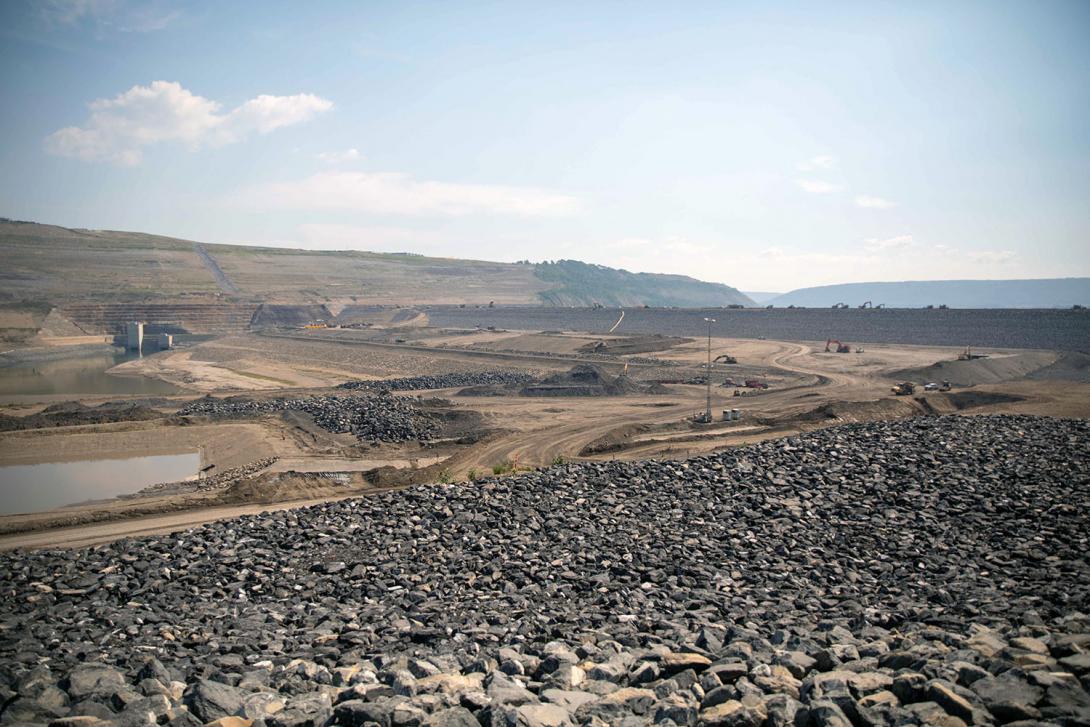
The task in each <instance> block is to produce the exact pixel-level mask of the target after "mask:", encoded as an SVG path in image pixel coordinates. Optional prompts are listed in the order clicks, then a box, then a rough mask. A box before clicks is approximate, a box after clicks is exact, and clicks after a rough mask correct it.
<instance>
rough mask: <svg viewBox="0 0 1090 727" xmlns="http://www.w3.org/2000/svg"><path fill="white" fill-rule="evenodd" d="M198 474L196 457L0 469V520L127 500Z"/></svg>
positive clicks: (18, 466)
mask: <svg viewBox="0 0 1090 727" xmlns="http://www.w3.org/2000/svg"><path fill="white" fill-rule="evenodd" d="M198 469H200V455H199V454H198V453H196V452H188V453H185V454H165V455H155V456H150V457H129V458H127V459H100V460H88V461H83V462H48V463H44V464H27V465H8V466H4V467H0V515H13V514H15V513H26V512H39V511H41V510H50V509H52V508H56V507H64V506H65V505H75V504H78V503H81V502H87V501H88V500H102V499H106V498H110V497H117V496H118V495H127V494H130V493H133V492H136V491H137V490H141V489H143V488H145V487H147V486H148V485H154V484H156V483H159V482H177V481H179V480H184V479H187V478H189V477H193V476H194V475H196V474H197V471H198Z"/></svg>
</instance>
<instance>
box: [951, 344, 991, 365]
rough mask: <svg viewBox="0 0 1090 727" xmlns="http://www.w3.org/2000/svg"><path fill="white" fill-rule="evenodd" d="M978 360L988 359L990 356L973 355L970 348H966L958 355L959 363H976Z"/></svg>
mask: <svg viewBox="0 0 1090 727" xmlns="http://www.w3.org/2000/svg"><path fill="white" fill-rule="evenodd" d="M978 358H988V354H986V353H973V351H972V349H971V348H970V347H969V346H966V347H965V350H964V351H963V352H961V353H959V354H958V361H975V360H976V359H978Z"/></svg>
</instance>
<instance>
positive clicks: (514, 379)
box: [337, 371, 534, 391]
mask: <svg viewBox="0 0 1090 727" xmlns="http://www.w3.org/2000/svg"><path fill="white" fill-rule="evenodd" d="M533 380H534V377H533V376H531V375H530V374H526V373H522V372H519V371H464V372H458V373H450V374H435V375H433V376H407V377H405V378H401V379H372V380H366V379H361V380H359V381H346V382H344V383H343V384H341V385H340V386H338V387H337V388H338V389H350V390H360V389H366V390H372V391H421V390H424V389H451V388H454V387H455V386H491V385H493V384H524V383H528V382H530V381H533Z"/></svg>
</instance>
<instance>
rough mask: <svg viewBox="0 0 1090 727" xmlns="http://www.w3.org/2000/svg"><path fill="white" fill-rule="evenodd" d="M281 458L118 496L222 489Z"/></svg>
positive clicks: (121, 497) (162, 483)
mask: <svg viewBox="0 0 1090 727" xmlns="http://www.w3.org/2000/svg"><path fill="white" fill-rule="evenodd" d="M279 459H280V458H279V457H265V458H263V459H256V460H254V461H253V462H247V463H246V464H244V465H240V466H238V467H232V468H230V469H226V470H224V471H222V472H220V473H218V474H214V475H209V476H207V477H201V478H199V479H196V480H180V481H177V482H160V483H157V484H154V485H148V486H147V487H145V488H144V489H142V490H140V491H139V492H135V493H133V494H131V495H121V496H119V497H118V499H122V500H123V499H131V498H134V497H145V496H147V495H161V494H164V493H174V492H210V491H212V490H222V489H225V488H227V487H230V486H231V485H233V484H235V483H236V482H238V481H239V480H241V479H248V478H250V477H252V476H253V475H255V474H257V473H258V472H261V471H262V470H264V469H266V468H268V467H269V466H271V465H272V464H273V463H274V462H276V461H277V460H279Z"/></svg>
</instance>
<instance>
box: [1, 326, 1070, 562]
mask: <svg viewBox="0 0 1090 727" xmlns="http://www.w3.org/2000/svg"><path fill="white" fill-rule="evenodd" d="M415 334H416V335H415V336H414V337H413V339H412V341H411V342H408V340H407V339H406V343H403V344H397V343H387V342H384V341H377V340H373V339H374V332H372V331H367V330H344V331H335V330H328V331H320V332H312V331H298V332H290V333H284V332H282V333H280V334H277V335H275V336H273V335H244V336H230V337H226V338H222V339H218V340H216V341H213V342H209V343H206V344H202V345H200V346H196V347H194V348H191V349H188V350H185V351H177V352H172V353H171V354H168V355H167V356H157V357H151V359H145V360H143V361H137V362H132V363H133V364H136V365H135V366H132V367H131V368H133V369H138V370H140V371H142V372H143V373H145V374H153V375H159V376H162V377H164V378H167V379H168V380H176V382H177V383H181V384H182V385H185V386H187V387H188V388H190V389H192V390H194V391H195V392H202V391H216V392H224V393H233V394H239V393H247V395H258V396H272V395H276V394H283V393H289V392H290V393H293V394H296V393H300V392H302V391H306V392H318V391H323V390H327V387H329V386H332V385H335V384H337V383H340V382H342V381H344V380H347V379H352V378H389V377H397V376H410V375H419V374H425V373H427V374H438V373H445V372H456V371H457V372H461V371H494V370H498V369H506V370H522V371H527V372H530V373H533V374H534V375H542V374H547V373H549V372H555V371H564V370H567V369H569V368H570V367H571V366H573V365H575V364H576V363H585V362H587V361H588V358H587V356H586V355H585V354H582V353H580V351H581V350H582V351H586V350H588V349H587V348H585V347H586V346H587V344H588V343H593V342H594V341H597V340H605V341H606V342H607V343H610V344H611V345H612V346H613V347H614V348H615V349H616V350H624V347H625V345H628V344H626V342H625V341H624V337H621V336H615V337H608V336H587V335H585V334H582V335H570V336H568V335H558V334H547V335H543V334H541V333H538V332H517V331H505V332H499V331H497V332H491V331H467V332H452V331H450V330H439V329H422V330H419V329H418V330H416V331H415ZM629 343H631V346H630V348H631V349H633V350H644V349H646V348H647V345H646V342H638V343H632V342H629ZM865 348H866V350H865V351H863V352H860V353H854V352H853V353H849V354H836V353H825V352H824V342H789V341H767V340H752V339H738V340H735V339H712V342H711V355H712V357H715V356H718V355H720V354H730V355H732V356H734V357H735V358H736V359H737V364H734V365H725V364H716V365H714V366H713V368H712V384H713V385H712V401H711V405H712V411H713V413H714V414H716V417H717V418H718V415H719V414H720V413H721V412H722V411H723V410H724V409H739V410H740V411H741V413H742V418H741V420H740V421H732V422H723V421H717V422H715V423H712V424H697V423H694V422H693V421H692V418H693V415H694V414H696V413H698V412H700V411H703V410H704V408H705V406H706V399H705V397H706V388H705V386H703V385H699V384H693V383H670V384H667V385H666V386H665V389H664V391H665V392H666V393H661V394H645V393H637V394H629V395H624V396H600V397H599V396H594V397H522V396H515V395H512V396H481V397H464V396H457V392H458V390H457V389H450V390H440V391H430V392H427V395H428V396H434V397H440V398H445V399H447V400H448V401H449V402H450V403H451V405H452V406H453V407H454V408H455V409H456V410H460V411H466V412H475V413H476V414H477V416H478V419H477V420H476V421H478V422H479V424H478V425H476V426H477V429H478V430H479V431H478V432H477V433H478V435H479V436H478V437H475V438H474V439H478V440H479V441H473V442H469V443H457V442H455V441H454V440H453V439H452V440H450V441H445V442H441V443H438V444H432V445H428V446H422V445H421V444H419V443H416V442H411V443H404V444H397V445H392V444H384V445H381V446H376V447H371V446H369V445H368V446H365V445H361V444H360V443H359V442H357V441H355V440H354V439H353V438H352V437H350V436H348V435H333V434H329V433H328V432H325V431H324V430H321V429H319V428H317V427H316V426H314V425H313V422H311V421H309V420H308V417H306V416H304V415H299V416H292V415H291V414H290V413H289V414H285V415H282V416H266V417H262V418H259V419H254V420H246V421H245V422H240V421H220V422H211V421H202V422H199V423H190V424H188V425H186V426H182V425H180V424H179V423H178V421H177V419H176V418H171V417H169V416H166V417H165V418H164V419H160V420H152V421H143V422H118V423H113V424H102V425H93V426H72V427H54V428H51V429H49V430H44V429H43V430H25V431H18V432H10V433H6V434H2V435H0V465H5V464H16V463H33V462H44V461H57V460H58V459H67V460H70V461H71V460H80V459H94V458H96V457H111V456H122V454H123V453H126V454H127V456H132V454H133V453H141V454H145V453H146V454H153V453H160V452H161V453H168V452H177V451H182V450H187V451H193V450H194V449H197V450H199V451H200V452H201V454H202V464H204V463H210V464H215V465H216V467H217V471H222V470H224V469H227V468H229V467H234V466H238V465H240V464H244V463H246V462H252V461H254V460H256V459H260V458H263V457H276V458H278V461H276V462H275V463H274V464H273V465H272V466H270V467H269V468H268V469H267V470H266V471H264V472H263V473H261V474H260V476H258V477H257V478H255V479H252V480H247V481H246V482H247V484H246V486H245V487H242V486H238V487H231V488H228V489H227V490H225V491H220V492H217V493H212V494H208V493H204V494H201V495H192V494H190V495H185V496H178V497H173V498H172V497H170V496H167V497H160V498H132V499H126V500H122V501H117V502H107V503H98V504H95V505H89V506H87V508H89V510H88V511H79V510H78V509H77V508H64V509H61V510H57V511H53V512H50V513H38V514H34V515H23V516H8V517H0V532H5V533H9V534H8V535H4V536H0V548H13V547H44V546H46V545H79V544H86V543H88V542H101V541H103V540H108V539H111V538H116V537H123V536H126V535H132V534H139V533H150V532H160V531H167V530H176V529H181V528H186V527H191V526H193V525H195V524H198V523H200V522H205V521H208V520H212V519H217V518H222V517H229V516H231V515H235V514H241V513H244V512H254V511H257V510H254V508H255V507H256V508H258V509H259V510H260V509H268V507H269V505H270V504H272V503H278V504H277V505H276V506H277V507H281V506H286V503H292V504H298V503H299V502H300V501H312V500H321V499H323V498H333V497H343V496H347V495H351V494H360V493H365V492H367V491H368V490H370V489H373V488H374V487H375V486H384V487H385V486H400V485H404V484H408V483H411V482H434V481H437V480H438V479H440V478H442V479H454V480H464V479H468V478H472V477H475V476H485V475H489V476H491V475H492V473H493V468H498V469H503V470H507V469H509V468H512V467H513V468H533V467H542V466H548V465H550V464H552V463H553V462H555V461H560V460H562V459H580V458H585V459H610V458H625V459H645V458H655V457H682V456H687V455H691V454H699V453H704V452H711V451H715V450H719V449H723V448H726V447H731V446H737V445H740V444H745V443H748V442H753V441H758V440H762V439H769V438H775V437H782V436H787V435H790V434H793V433H798V432H803V431H808V430H811V429H814V428H818V427H824V426H830V425H834V424H840V423H844V422H851V421H862V420H868V419H882V418H897V417H906V416H918V415H923V414H932V413H955V414H956V413H969V414H972V413H995V412H1018V413H1033V414H1045V415H1053V416H1068V417H1087V416H1090V383H1084V382H1082V381H1071V380H1033V379H1031V378H1027V376H1032V375H1033V374H1034V372H1035V371H1038V370H1040V368H1041V367H1043V366H1047V365H1048V364H1050V363H1051V362H1054V361H1055V360H1056V356H1057V354H1051V353H1049V352H1039V351H1037V352H1026V351H1013V350H1012V351H1004V350H989V351H987V353H989V354H990V355H991V358H989V359H987V360H985V361H983V362H965V363H966V364H967V365H969V367H970V373H972V368H971V367H972V365H976V364H978V363H979V366H978V368H980V371H981V372H983V373H982V374H981V375H986V376H988V377H990V378H989V381H990V383H987V384H981V385H977V386H972V387H954V389H953V390H952V391H951V392H948V393H946V392H926V393H925V392H924V391H923V390H922V387H921V388H920V389H917V392H916V394H915V395H913V396H900V397H897V396H893V395H892V394H891V393H890V386H891V385H892V384H893V383H895V382H896V381H899V380H903V379H902V375H903V373H904V372H905V371H910V370H926V367H929V366H931V365H932V364H935V363H936V362H939V361H954V360H956V357H957V353H958V350H957V349H954V348H950V347H934V346H898V345H892V344H879V345H869V346H866V347H865ZM982 352H983V351H982ZM707 356H708V351H707V342H706V340H699V339H693V340H689V341H685V340H676V341H673V342H671V345H670V347H668V348H666V349H665V350H657V351H654V352H651V353H646V352H645V353H642V354H640V355H639V356H637V357H636V358H635V361H633V360H631V357H626V356H615V357H602V358H599V359H593V361H594V363H595V364H596V365H600V366H601V367H602V368H603V370H605V371H607V372H609V373H610V374H612V375H617V374H620V373H622V371H624V370H625V368H626V364H627V370H628V375H629V376H630V377H632V378H633V379H634V380H636V381H640V382H651V381H656V380H669V381H691V380H693V379H694V378H695V377H700V376H703V374H704V362H705V361H706V359H707ZM1018 357H1021V358H1018ZM656 361H658V362H659V363H656ZM988 362H991V363H988ZM149 364H153V365H149ZM126 366H128V364H126ZM956 368H957V369H958V370H959V371H961V370H963V369H965V368H966V367H965V366H961V365H959V366H958V367H956ZM995 371H1000V375H999V376H998V378H1000V379H1003V378H1004V376H1007V375H1009V376H1010V378H1009V380H999V381H992V380H991V379H994V378H997V377H996V375H995V374H994V372H995ZM1003 372H1006V373H1003ZM727 378H730V379H732V380H734V381H741V380H742V379H746V378H757V379H759V380H761V381H765V382H767V383H768V384H769V385H770V388H769V389H768V390H766V391H755V390H749V389H745V388H743V387H734V386H728V387H723V386H721V385H720V384H721V382H723V380H724V379H727ZM916 383H917V384H921V385H922V384H923V383H925V381H923V380H917V381H916ZM257 384H260V385H257ZM736 388H737V390H738V391H740V392H745V395H743V396H735V395H734V392H735V390H736ZM257 389H266V391H261V392H257V391H256V390H257ZM406 393H410V394H411V393H412V392H406ZM419 393H424V392H419ZM187 398H192V397H170V398H165V399H162V400H160V401H159V403H158V405H159V407H161V408H162V410H163V411H164V414H165V415H169V414H170V413H171V411H172V410H174V409H177V408H178V407H179V406H181V404H182V402H183V401H184V400H186V399H187ZM33 411H34V409H33V407H27V406H24V407H21V408H19V409H14V408H11V409H8V410H5V412H4V413H8V414H13V415H23V414H27V413H31V412H33ZM331 472H334V473H335V472H343V473H348V474H349V475H351V476H350V477H348V478H347V479H343V480H340V481H336V482H334V481H331V480H328V481H327V480H323V479H322V476H324V475H321V476H319V475H316V474H313V473H331ZM376 472H382V473H384V474H383V476H382V477H381V478H378V477H377V476H375V474H374V473H376ZM308 473H309V474H308ZM346 476H347V475H346ZM259 501H260V503H262V504H260V505H256V504H255V502H259ZM180 510H184V511H185V512H184V514H183V513H180V512H179V511H180ZM102 520H108V522H101V521H102ZM72 525H78V526H77V527H72ZM61 526H68V527H61ZM58 528H60V529H58ZM43 530H45V531H48V537H46V536H43V535H40V534H33V535H32V534H28V533H30V532H39V533H40V532H41V531H43ZM19 531H23V532H19Z"/></svg>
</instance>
